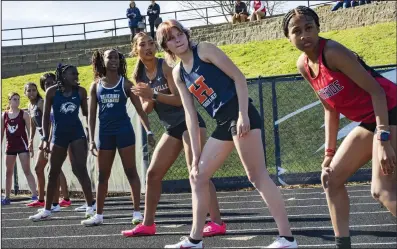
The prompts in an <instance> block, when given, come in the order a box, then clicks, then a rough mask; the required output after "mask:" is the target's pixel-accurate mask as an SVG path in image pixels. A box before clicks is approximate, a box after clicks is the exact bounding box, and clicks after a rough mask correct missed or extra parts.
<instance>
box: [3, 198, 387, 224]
mask: <svg viewBox="0 0 397 249" xmlns="http://www.w3.org/2000/svg"><path fill="white" fill-rule="evenodd" d="M253 202H263V201H253ZM236 203H240V202H236ZM244 203H247V202H244ZM360 205H380V204H379V203H377V202H375V201H374V202H366V203H365V202H364V203H350V206H360ZM187 207H190V208H191V206H187ZM311 207H327V205H325V204H312V205H295V206H285V208H311ZM159 208H160V207H159ZM243 209H244V210H267V209H268V207H267V206H263V207H253V208H248V207H247V208H243ZM104 210H105V211H117V210H125V208H123V209H118V208H112V209H106V208H105V209H104ZM236 210H237V208H221V209H220V211H221V212H222V211H236ZM126 211H129V210H126ZM131 211H132V208H131ZM61 212H62V213H63V212H65V213H66V212H70V213H72V212H76V211H73V210H62V211H61ZM191 212H192V211H191V210H188V211H179V210H172V211H158V212H156V214H184V213H187V214H188V213H191ZM76 213H80V212H76ZM13 214H26V215H27V216H31V215H34V214H35V212H33V211H32V212H14V213H2V216H3V217H4V216H5V215H13ZM117 215H123V216H125V215H126V214H122V213H120V214H111V215H109V216H106V215H105V217H112V216H117ZM80 217H82V216H64V217H61V218H62V219H68V218H80ZM27 218H28V217H26V219H27ZM26 219H25V218H17V219H4V218H2V219H1V220H8V221H18V220H26Z"/></svg>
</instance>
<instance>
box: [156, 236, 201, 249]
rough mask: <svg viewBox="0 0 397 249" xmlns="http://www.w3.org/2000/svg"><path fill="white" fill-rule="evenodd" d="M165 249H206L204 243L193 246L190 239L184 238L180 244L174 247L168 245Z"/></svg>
mask: <svg viewBox="0 0 397 249" xmlns="http://www.w3.org/2000/svg"><path fill="white" fill-rule="evenodd" d="M164 248H204V246H203V241H200V242H199V243H197V244H193V243H192V242H190V241H189V238H188V237H182V238H181V241H180V242H179V243H176V244H173V245H166V246H165V247H164Z"/></svg>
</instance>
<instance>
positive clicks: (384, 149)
mask: <svg viewBox="0 0 397 249" xmlns="http://www.w3.org/2000/svg"><path fill="white" fill-rule="evenodd" d="M378 159H379V163H380V167H381V169H382V172H383V174H385V175H390V174H392V173H393V171H394V168H395V166H396V165H395V161H396V154H395V152H394V149H393V147H392V146H391V144H390V142H389V141H387V142H385V143H383V142H381V144H380V146H378Z"/></svg>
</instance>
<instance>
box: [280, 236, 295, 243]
mask: <svg viewBox="0 0 397 249" xmlns="http://www.w3.org/2000/svg"><path fill="white" fill-rule="evenodd" d="M280 237H281V238H284V239H286V240H288V241H289V242H294V240H295V239H294V237H292V236H291V237H290V236H280Z"/></svg>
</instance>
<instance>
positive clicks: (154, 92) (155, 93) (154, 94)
mask: <svg viewBox="0 0 397 249" xmlns="http://www.w3.org/2000/svg"><path fill="white" fill-rule="evenodd" d="M157 96H158V92H157V90H153V97H152V99H153V100H154V101H156V100H157Z"/></svg>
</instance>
